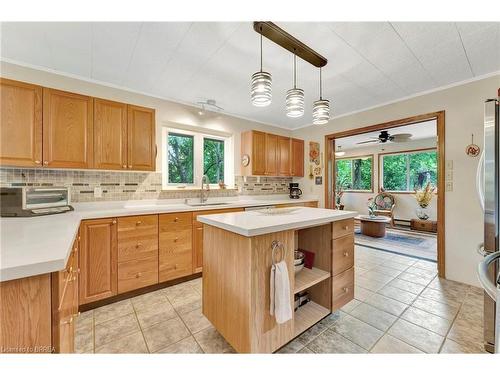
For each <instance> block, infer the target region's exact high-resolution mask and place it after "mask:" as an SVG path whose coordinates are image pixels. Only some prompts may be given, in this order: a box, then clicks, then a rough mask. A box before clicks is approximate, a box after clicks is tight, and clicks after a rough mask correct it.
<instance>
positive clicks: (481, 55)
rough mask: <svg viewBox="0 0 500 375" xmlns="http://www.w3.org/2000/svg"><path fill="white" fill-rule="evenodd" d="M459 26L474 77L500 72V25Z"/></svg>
mask: <svg viewBox="0 0 500 375" xmlns="http://www.w3.org/2000/svg"><path fill="white" fill-rule="evenodd" d="M465 29H466V30H465V31H462V30H464V27H463V25H462V26H459V30H460V35H461V36H462V41H463V44H464V47H465V50H466V51H467V56H468V58H469V61H470V64H471V66H472V70H473V71H474V75H476V76H478V75H483V74H487V73H491V72H498V71H500V23H497V24H495V25H492V26H490V27H484V28H472V27H466V28H465Z"/></svg>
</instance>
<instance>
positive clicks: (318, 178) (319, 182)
mask: <svg viewBox="0 0 500 375" xmlns="http://www.w3.org/2000/svg"><path fill="white" fill-rule="evenodd" d="M314 183H315V184H316V185H323V177H322V176H316V178H315V179H314Z"/></svg>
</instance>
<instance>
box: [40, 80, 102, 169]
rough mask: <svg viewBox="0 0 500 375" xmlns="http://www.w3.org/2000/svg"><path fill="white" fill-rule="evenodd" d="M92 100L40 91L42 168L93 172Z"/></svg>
mask: <svg viewBox="0 0 500 375" xmlns="http://www.w3.org/2000/svg"><path fill="white" fill-rule="evenodd" d="M93 143H94V141H93V109H92V98H91V97H88V96H83V95H78V94H73V93H70V92H64V91H59V90H53V89H48V88H44V89H43V165H44V166H46V167H53V168H92V166H93Z"/></svg>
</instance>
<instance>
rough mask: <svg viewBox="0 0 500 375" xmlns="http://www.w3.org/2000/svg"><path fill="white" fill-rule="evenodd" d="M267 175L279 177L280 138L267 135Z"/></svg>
mask: <svg viewBox="0 0 500 375" xmlns="http://www.w3.org/2000/svg"><path fill="white" fill-rule="evenodd" d="M265 174H266V175H269V176H277V175H278V136H277V135H274V134H267V133H266V173H265Z"/></svg>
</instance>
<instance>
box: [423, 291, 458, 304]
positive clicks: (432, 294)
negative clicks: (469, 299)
mask: <svg viewBox="0 0 500 375" xmlns="http://www.w3.org/2000/svg"><path fill="white" fill-rule="evenodd" d="M420 295H421V296H422V297H424V298H428V299H432V300H434V301H438V302H443V303H447V304H448V305H452V306H459V305H460V304H461V303H462V302H463V300H464V299H465V297H466V294H465V293H462V292H457V291H451V290H439V289H432V288H429V287H427V288H425V290H424V291H423V292H422V293H421V294H420Z"/></svg>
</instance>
